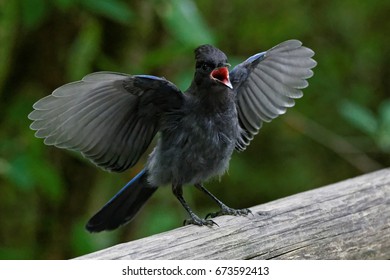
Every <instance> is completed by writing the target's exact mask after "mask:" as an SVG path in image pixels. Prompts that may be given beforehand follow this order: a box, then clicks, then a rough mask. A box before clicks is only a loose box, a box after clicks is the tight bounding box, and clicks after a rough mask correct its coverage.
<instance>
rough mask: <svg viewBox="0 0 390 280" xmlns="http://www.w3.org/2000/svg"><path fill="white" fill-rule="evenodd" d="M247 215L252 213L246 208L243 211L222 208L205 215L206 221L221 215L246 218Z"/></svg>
mask: <svg viewBox="0 0 390 280" xmlns="http://www.w3.org/2000/svg"><path fill="white" fill-rule="evenodd" d="M248 214H252V211H251V210H249V209H247V208H244V209H233V208H230V207H227V206H223V207H222V208H221V210H220V211H218V212H213V213H209V214H207V215H206V219H208V218H215V217H218V216H223V215H230V216H247V215H248ZM252 215H253V214H252Z"/></svg>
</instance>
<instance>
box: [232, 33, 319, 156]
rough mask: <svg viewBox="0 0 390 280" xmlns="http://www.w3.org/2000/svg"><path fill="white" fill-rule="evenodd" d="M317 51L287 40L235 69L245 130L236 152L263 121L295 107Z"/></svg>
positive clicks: (236, 85)
mask: <svg viewBox="0 0 390 280" xmlns="http://www.w3.org/2000/svg"><path fill="white" fill-rule="evenodd" d="M313 55H314V52H313V51H312V50H311V49H309V48H306V47H303V46H302V43H301V42H300V41H298V40H289V41H285V42H283V43H281V44H279V45H277V46H275V47H273V48H272V49H270V50H268V51H266V52H262V53H258V54H255V55H253V56H251V57H250V58H248V59H247V60H245V61H244V62H242V63H241V64H239V65H237V66H236V67H234V69H233V70H232V71H231V73H230V80H231V82H232V85H233V88H234V90H235V92H236V98H237V99H236V102H237V111H238V117H239V121H240V125H241V127H242V129H243V130H242V133H241V137H240V138H239V139H238V140H237V143H236V149H237V150H240V151H242V150H245V149H246V147H247V146H248V145H249V143H250V141H251V140H252V139H253V136H254V135H256V134H257V133H258V132H259V129H260V128H261V126H262V123H263V122H270V121H271V120H273V119H274V118H276V117H277V116H279V115H281V114H284V113H285V112H286V110H287V108H288V107H292V106H294V104H295V103H294V99H296V98H300V97H302V95H303V94H302V89H303V88H305V87H307V86H308V82H307V81H306V79H308V78H310V77H311V76H313V71H312V70H311V69H312V68H313V67H315V66H316V64H317V63H316V62H315V61H314V60H313V59H312V58H311V57H312V56H313Z"/></svg>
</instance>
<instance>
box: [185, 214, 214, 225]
mask: <svg viewBox="0 0 390 280" xmlns="http://www.w3.org/2000/svg"><path fill="white" fill-rule="evenodd" d="M183 225H184V226H186V225H197V226H208V227H211V226H213V225H216V226H218V227H219V225H218V224H217V223H216V222H214V221H213V220H208V219H201V218H199V217H197V216H193V217H191V218H190V219H186V220H184V222H183Z"/></svg>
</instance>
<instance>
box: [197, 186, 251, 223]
mask: <svg viewBox="0 0 390 280" xmlns="http://www.w3.org/2000/svg"><path fill="white" fill-rule="evenodd" d="M195 187H196V188H197V189H199V190H201V191H202V192H204V193H205V194H207V195H208V196H209V197H211V198H212V199H213V200H214V201H215V202H216V203H218V205H219V207H221V210H220V211H218V212H213V213H209V214H207V216H206V219H207V218H209V217H211V218H215V217H218V216H222V215H232V216H246V215H248V214H249V213H252V212H251V210H249V209H247V208H244V209H233V208H230V207H228V206H226V204H224V203H223V202H222V201H220V200H219V199H218V198H216V197H215V195H213V194H212V193H211V192H209V191H208V190H207V189H206V188H205V187H203V185H202V184H201V183H198V184H195Z"/></svg>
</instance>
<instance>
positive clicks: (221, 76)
mask: <svg viewBox="0 0 390 280" xmlns="http://www.w3.org/2000/svg"><path fill="white" fill-rule="evenodd" d="M210 77H211V78H212V79H213V80H215V81H217V82H220V83H222V84H224V85H225V86H227V87H228V88H230V89H233V86H232V84H231V83H230V79H229V69H228V68H227V67H226V66H223V67H219V68H216V69H214V70H213V71H212V72H211V74H210Z"/></svg>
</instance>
